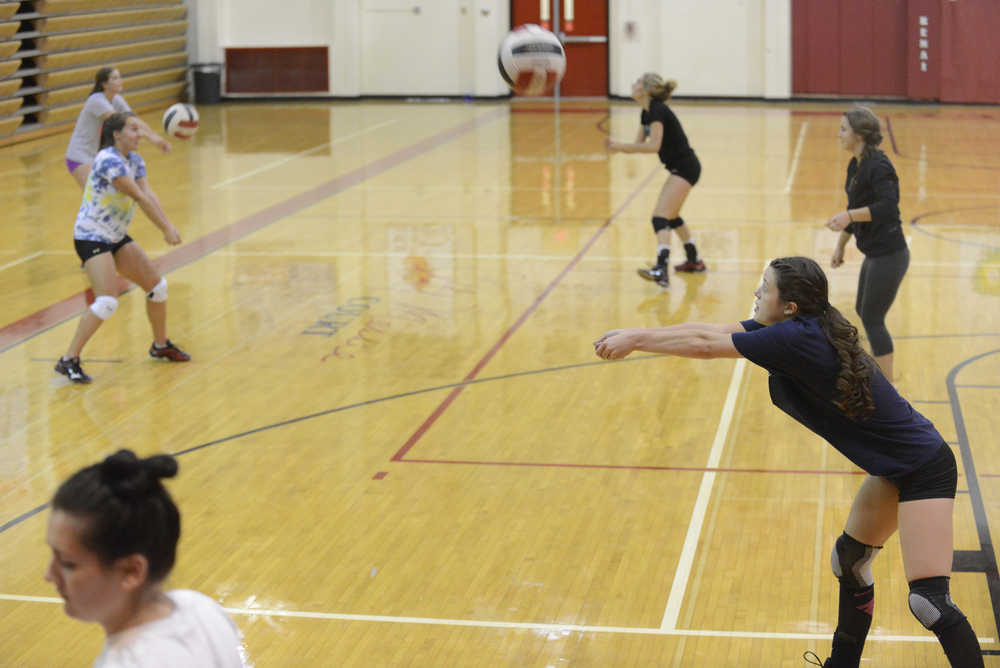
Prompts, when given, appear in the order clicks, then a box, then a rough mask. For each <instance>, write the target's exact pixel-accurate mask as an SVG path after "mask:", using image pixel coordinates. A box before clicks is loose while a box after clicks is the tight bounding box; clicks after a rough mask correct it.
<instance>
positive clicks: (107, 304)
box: [90, 295, 118, 320]
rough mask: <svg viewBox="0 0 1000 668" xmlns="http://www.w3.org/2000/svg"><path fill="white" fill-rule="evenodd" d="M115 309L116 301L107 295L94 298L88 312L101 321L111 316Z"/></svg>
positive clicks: (116, 306)
mask: <svg viewBox="0 0 1000 668" xmlns="http://www.w3.org/2000/svg"><path fill="white" fill-rule="evenodd" d="M117 309H118V300H117V299H115V298H114V297H109V296H108V295H101V296H100V297H97V298H95V299H94V303H93V304H91V305H90V312H91V313H93V314H94V315H96V316H97V317H98V318H100V319H101V320H107V319H108V318H110V317H111V316H113V315H114V314H115V311H116V310H117Z"/></svg>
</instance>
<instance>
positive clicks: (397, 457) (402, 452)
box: [389, 168, 660, 462]
mask: <svg viewBox="0 0 1000 668" xmlns="http://www.w3.org/2000/svg"><path fill="white" fill-rule="evenodd" d="M659 173H660V169H659V168H657V169H655V170H653V171H652V172H650V174H649V176H647V177H646V178H645V179H643V181H642V183H640V184H639V186H638V187H637V188H636V189H635V191H633V192H632V194H631V195H629V196H628V197H627V198H626V199H625V201H624V202H623V203H622V205H621V206H619V207H618V209H617V210H616V211H615V212H614V213H612V214H611V215H610V216H609V217H608V219H607V220H605V221H604V223H603V224H602V225H601V226H600V227H599V228H597V231H596V232H595V233H594V236H592V237H591V238H590V240H589V241H588V242H587V243H586V244H584V246H583V248H581V249H580V252H578V253H577V254H576V255H575V256H574V257H573V259H572V260H570V262H569V264H567V265H566V267H565V268H564V269H563V270H562V271H561V272H559V275H558V276H556V277H555V278H554V279H552V282H551V283H549V284H548V286H547V287H546V288H545V289H544V290H543V291H542V294H540V295H538V297H536V298H535V301H534V302H532V303H531V306H529V307H528V308H527V310H525V312H524V313H522V314H521V317H520V318H518V319H517V321H516V322H515V323H514V324H513V325H511V326H510V328H509V329H508V330H507V331H506V332H504V334H503V336H501V337H500V340H499V341H497V342H496V343H494V344H493V347H492V348H490V349H489V352H487V353H486V354H485V355H484V356H483V358H482V359H481V360H479V362H478V363H477V364H476V366H474V367H473V368H472V371H470V372H469V373H468V374H467V375H466V376H465V378H463V379H462V383H468V382H469V381H471V380H472V379H473V378H475V377H476V376H477V375H479V372H480V371H482V370H483V367H485V366H486V364H487V363H488V362H489V361H490V360H491V359H493V356H494V355H496V353H497V351H498V350H500V348H501V346H503V344H505V343H507V341H508V339H510V337H511V336H512V335H513V334H514V332H516V331H517V330H518V328H519V327H520V326H521V325H523V324H524V321H525V320H527V319H528V316H530V315H531V314H532V313H534V312H535V309H537V308H538V306H539V305H540V304H541V303H542V301H543V300H544V299H545V298H546V297H548V296H549V293H551V292H552V291H553V290H554V289H555V287H556V286H557V285H559V282H560V281H561V280H562V279H563V278H564V277H565V276H566V274H568V273H569V272H570V270H571V269H572V268H573V267H575V266H576V265H577V264H578V263H579V262H580V260H581V259H582V258H583V256H584V255H585V254H586V253H587V251H589V250H590V248H591V246H593V245H594V244H595V243H596V242H597V240H598V239H599V238H600V236H601V235H602V234H604V230H606V229H608V226H610V225H611V223H612V222H614V220H615V218H617V217H618V215H619V214H621V212H622V211H624V210H625V207H627V206H628V205H629V204H631V203H632V200H633V199H635V197H636V195H638V194H639V193H640V192H642V189H643V188H645V187H646V184H647V183H649V182H650V181H651V180H652V178H653V177H654V176H656V175H657V174H659ZM466 387H468V385H465V384H463V385H459V386H458V387H456V388H454V389H453V390H452V391H451V392H449V393H448V396H447V397H445V398H444V401H442V402H441V403H440V404H439V405H438V407H437V408H435V409H434V412H433V413H431V414H430V415H429V416H428V417H427V419H426V420H424V423H423V424H422V425H420V426H419V427H417V430H416V431H415V432H413V435H412V436H410V438H409V439H408V440H407V441H406V443H405V444H403V447H401V448H400V449H399V451H398V452H397V453H396V454H394V455H393V456H392V459H390V460H389V461H393V462H400V461H408V460H404V459H403V457H405V456H406V453H407V452H409V451H410V448H412V447H413V446H414V445H415V444H416V442H417V441H419V440H420V438H421V437H422V436H423V435H424V434H425V433H426V432H427V430H428V429H430V427H431V425H433V424H434V423H435V422H436V421H437V419H438V418H439V417H441V414H442V413H444V412H445V410H447V409H448V406H450V405H451V402H453V401H454V400H455V398H456V397H457V396H458V395H459V394H461V393H462V392H463V391H464V390H465V388H466Z"/></svg>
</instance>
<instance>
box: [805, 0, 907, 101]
mask: <svg viewBox="0 0 1000 668" xmlns="http://www.w3.org/2000/svg"><path fill="white" fill-rule="evenodd" d="M906 19H907V0H839V1H837V2H831V1H830V0H793V2H792V58H793V62H792V92H793V93H806V94H814V95H817V94H818V95H823V94H826V95H861V96H867V95H876V96H883V95H884V96H900V97H902V96H904V95H906Z"/></svg>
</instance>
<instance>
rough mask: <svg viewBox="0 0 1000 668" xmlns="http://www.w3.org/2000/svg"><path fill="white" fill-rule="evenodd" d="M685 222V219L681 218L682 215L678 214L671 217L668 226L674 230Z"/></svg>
mask: <svg viewBox="0 0 1000 668" xmlns="http://www.w3.org/2000/svg"><path fill="white" fill-rule="evenodd" d="M683 224H684V219H683V218H681V217H680V216H677V217H676V218H671V219H670V220H668V221H667V227H669V228H670V229H672V230H676V229H677V228H678V227H680V226H681V225H683Z"/></svg>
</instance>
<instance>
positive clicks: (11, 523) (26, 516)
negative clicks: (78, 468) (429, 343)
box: [0, 355, 663, 533]
mask: <svg viewBox="0 0 1000 668" xmlns="http://www.w3.org/2000/svg"><path fill="white" fill-rule="evenodd" d="M660 357H663V356H662V355H637V356H635V357H629V358H627V359H623V360H616V361H615V362H610V364H618V363H620V362H640V361H643V360H649V359H657V358H660ZM602 364H609V362H607V361H605V360H601V361H599V362H580V363H578V364H565V365H563V366H556V367H547V368H544V369H532V370H531V371H518V372H515V373H508V374H504V375H502V376H491V377H486V378H477V379H475V380H467V381H460V382H458V383H449V384H447V385H436V386H434V387H425V388H423V389H420V390H412V391H410V392H401V393H399V394H392V395H389V396H386V397H378V398H376V399H368V400H367V401H359V402H357V403H354V404H348V405H347V406H338V407H337V408H330V409H327V410H325V411H319V412H316V413H310V414H309V415H301V416H299V417H295V418H290V419H288V420H282V421H281V422H275V423H273V424H268V425H264V426H262V427H255V428H254V429H248V430H247V431H242V432H239V433H238V434H231V435H229V436H224V437H223V438H217V439H215V440H214V441H208V442H207V443H202V444H200V445H195V446H193V447H190V448H186V449H184V450H179V451H177V452H173V453H171V454H172V455H173V456H174V457H180V456H181V455H186V454H189V453H191V452H196V451H198V450H204V449H205V448H208V447H211V446H213V445H219V444H220V443H226V442H228V441H235V440H237V439H240V438H243V437H245V436H252V435H253V434H259V433H261V432H265V431H270V430H272V429H278V428H280V427H287V426H288V425H291V424H296V423H298V422H305V421H306V420H312V419H315V418H320V417H325V416H327V415H333V414H334V413H342V412H344V411H348V410H351V409H354V408H363V407H365V406H372V405H374V404H380V403H384V402H386V401H393V400H395V399H404V398H406V397H412V396H416V395H418V394H427V393H428V392H439V391H441V390H451V389H454V388H456V387H462V386H466V385H477V384H479V383H489V382H493V381H497V380H507V379H510V378H517V377H519V376H533V375H538V374H543V373H552V372H556V371H565V370H567V369H578V368H581V367H588V366H600V365H602ZM48 505H49V504H47V503H45V504H42V505H40V506H38V507H37V508H32V509H31V510H29V511H28V512H26V513H23V514H21V515H18V516H17V517H15V518H14V519H12V520H9V521H8V522H6V523H4V524H2V525H0V533H3V532H4V531H6V530H7V529H10V528H12V527H14V526H16V525H18V524H20V523H21V522H23V521H25V520H27V519H29V518H31V517H32V516H34V515H37V514H38V513H40V512H42V511H43V510H45V509H46V508H47V507H48Z"/></svg>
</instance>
